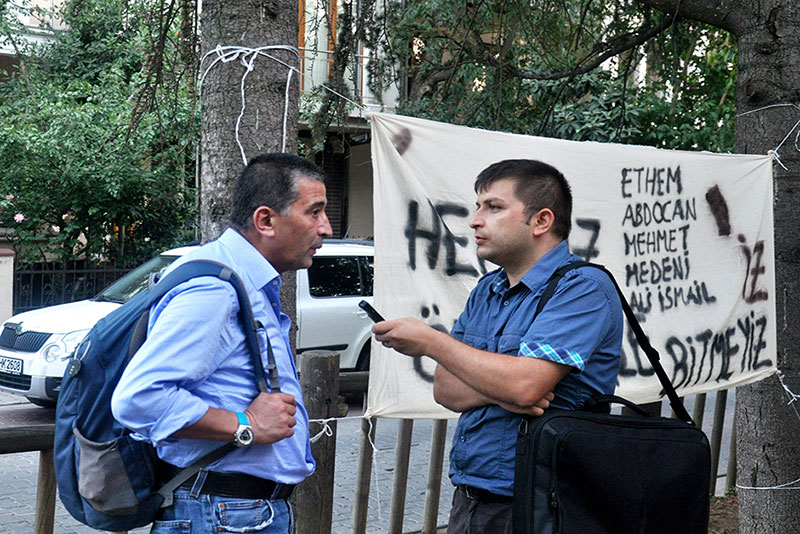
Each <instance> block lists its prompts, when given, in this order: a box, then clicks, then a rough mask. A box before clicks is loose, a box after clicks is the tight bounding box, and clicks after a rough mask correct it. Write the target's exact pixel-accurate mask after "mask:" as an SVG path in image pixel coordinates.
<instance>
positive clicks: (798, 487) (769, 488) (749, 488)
mask: <svg viewBox="0 0 800 534" xmlns="http://www.w3.org/2000/svg"><path fill="white" fill-rule="evenodd" d="M799 482H800V478H798V479H797V480H793V481H791V482H787V483H785V484H778V485H777V486H740V485H739V484H736V488H737V489H744V490H800V486H797V487H794V488H790V487H789V486H793V485H795V484H797V483H799Z"/></svg>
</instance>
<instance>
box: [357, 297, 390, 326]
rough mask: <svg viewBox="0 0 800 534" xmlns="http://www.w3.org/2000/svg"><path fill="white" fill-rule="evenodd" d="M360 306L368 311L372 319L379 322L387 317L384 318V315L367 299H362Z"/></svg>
mask: <svg viewBox="0 0 800 534" xmlns="http://www.w3.org/2000/svg"><path fill="white" fill-rule="evenodd" d="M358 307H359V308H361V309H362V310H364V311H365V312H367V315H369V318H370V319H372V320H373V321H374V322H376V323H379V322H381V321H385V320H386V319H384V318H383V316H382V315H381V314H380V313H378V310H376V309H375V308H373V307H372V305H371V304H370V303H369V302H367V301H366V300H362V301H361V302H359V303H358Z"/></svg>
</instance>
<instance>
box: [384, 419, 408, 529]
mask: <svg viewBox="0 0 800 534" xmlns="http://www.w3.org/2000/svg"><path fill="white" fill-rule="evenodd" d="M413 431H414V420H413V419H402V420H401V421H400V427H399V428H398V429H397V450H396V455H395V461H394V482H393V484H392V504H391V508H390V512H389V529H388V530H387V532H388V534H401V533H402V532H403V516H404V515H405V509H406V489H407V487H408V463H409V457H410V456H411V436H412V433H413Z"/></svg>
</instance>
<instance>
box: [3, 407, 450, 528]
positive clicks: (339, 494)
mask: <svg viewBox="0 0 800 534" xmlns="http://www.w3.org/2000/svg"><path fill="white" fill-rule="evenodd" d="M15 405H20V406H24V405H28V401H26V400H25V399H24V398H22V397H16V396H14V395H8V394H5V393H0V407H3V409H4V410H7V409H13V407H14V406H15ZM41 409H42V410H45V408H41ZM398 427H399V421H398V420H394V419H380V420H379V421H378V422H377V427H376V432H375V447H376V448H375V451H374V453H373V454H374V456H373V458H374V465H373V469H372V480H371V484H370V499H369V513H368V516H367V530H366V532H367V533H369V534H378V533H384V532H386V530H387V526H388V523H389V509H390V502H391V493H392V478H393V473H394V464H395V453H394V450H395V445H396V442H397V429H398ZM432 428H433V422H432V421H430V420H416V421H415V422H414V432H413V438H412V442H411V456H410V463H409V474H408V489H407V493H406V509H405V518H404V524H403V530H402V531H403V532H419V531H420V530H421V529H422V514H423V507H424V503H425V488H426V478H427V474H428V462H429V455H430V441H431V432H432ZM454 429H455V422H454V421H453V422H450V424H449V425H448V438H447V442H446V443H447V449H446V451H445V461H444V470H443V471H444V473H443V476H442V494H441V498H440V507H439V517H438V524H439V525H445V524H446V523H447V516H448V514H449V512H450V503H451V501H452V496H453V489H452V486H451V485H450V481H449V480H448V478H447V470H448V464H449V462H448V459H447V454H448V451H449V448H450V446H449V444H450V440H451V438H452V432H453V430H454ZM360 433H361V411H360V409H354V408H351V410H350V412H349V413H348V415H347V416H346V418H344V419H340V420H339V421H338V424H337V435H336V475H335V479H336V480H335V486H334V493H333V519H332V533H333V534H350V533H351V532H352V516H353V496H354V494H355V482H356V472H357V464H358V452H359V443H360ZM38 468H39V453H38V452H26V453H16V454H5V455H0V517H1V518H2V519H1V520H0V534H31V533H32V532H33V527H34V516H35V507H36V483H37V476H38ZM297 513H302V512H300V511H297ZM53 532H54V534H96V533H97V532H98V531H96V530H94V529H91V528H89V527H87V526H85V525H83V524H81V523H79V522H78V521H76V520H75V519H73V518H72V516H70V515H69V513H68V512H67V511H66V509H65V508H64V507H63V505H62V504H61V501H60V500H59V499H58V498H57V499H56V510H55V521H54V528H53ZM146 532H149V528H147V527H145V528H140V529H136V530H132V531H130V533H131V534H134V533H135V534H143V533H146Z"/></svg>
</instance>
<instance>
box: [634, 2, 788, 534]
mask: <svg viewBox="0 0 800 534" xmlns="http://www.w3.org/2000/svg"><path fill="white" fill-rule="evenodd" d="M638 1H639V2H640V3H641V4H644V5H649V6H651V7H655V8H656V9H660V10H662V11H665V12H668V13H672V12H674V10H675V9H679V12H678V14H679V16H682V17H686V18H689V19H693V20H698V21H701V22H706V23H708V24H713V25H715V26H718V27H720V28H723V29H726V30H728V31H731V32H732V33H733V34H734V35H735V36H736V37H737V40H738V45H739V72H738V79H737V90H736V96H737V99H738V100H737V101H738V107H739V114H740V116H739V118H738V120H737V123H736V151H737V152H740V153H749V154H766V153H767V152H768V151H770V150H774V149H775V148H777V147H778V145H780V143H781V142H782V141H783V140H784V138H785V137H786V136H787V134H789V132H790V131H791V130H792V128H793V127H794V126H795V124H796V123H797V121H798V120H800V108H798V107H797V106H798V105H800V4H799V3H798V2H797V0H743V1H742V0H740V1H738V2H733V1H726V0H722V1H720V0H682V1H681V0H638ZM787 104H793V105H794V106H790V105H787ZM766 106H777V107H773V108H769V109H764V110H760V111H755V110H759V109H760V108H764V107H766ZM750 111H753V113H748V114H747V115H742V114H743V113H747V112H750ZM796 135H797V130H795V131H794V132H792V134H791V135H790V136H789V137H788V139H786V142H785V144H784V145H783V146H782V147H781V149H780V150H779V151H778V154H779V156H780V159H781V161H782V162H783V164H784V165H785V166H786V168H788V169H789V170H788V171H787V170H785V169H784V168H783V167H781V166H780V165H777V164H776V165H775V166H774V170H775V181H774V187H775V199H774V215H775V271H776V272H775V274H776V281H775V282H776V283H775V285H776V294H775V295H770V296H769V298H772V299H775V304H776V310H777V315H776V321H777V330H778V340H777V341H778V347H777V348H778V362H777V364H778V369H779V370H780V371H781V372H782V373H783V376H784V383H785V384H786V385H787V386H788V387H789V389H791V390H792V391H793V392H795V393H800V314H799V313H797V310H798V309H800V232H798V223H797V220H798V219H797V213H798V211H800V152H798V150H797V145H796V144H795V140H796ZM788 400H789V399H788V397H787V394H786V392H785V391H784V390H783V388H782V386H781V384H780V381H779V380H778V378H777V377H774V376H773V377H770V378H768V379H765V380H762V381H761V382H758V383H755V384H751V385H749V386H743V387H740V388H738V390H737V395H736V434H737V436H738V443H737V472H738V480H737V484H738V485H739V486H749V487H760V488H772V487H774V486H778V485H781V484H786V483H788V482H792V481H794V480H796V479H797V477H798V476H799V475H798V474H800V454H798V452H797V451H798V444H800V415H798V409H797V405H796V404H793V405H791V406H789V405H788ZM794 488H795V490H796V488H797V486H796V485H794ZM738 494H739V529H740V532H741V533H742V534H765V533H773V532H774V533H784V532H800V491H793V490H787V489H740V490H739V491H738Z"/></svg>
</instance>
